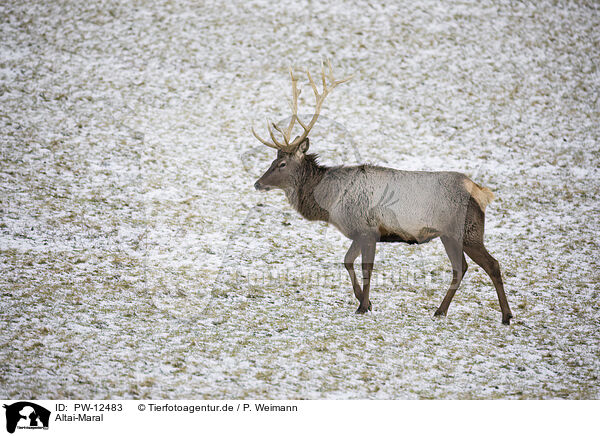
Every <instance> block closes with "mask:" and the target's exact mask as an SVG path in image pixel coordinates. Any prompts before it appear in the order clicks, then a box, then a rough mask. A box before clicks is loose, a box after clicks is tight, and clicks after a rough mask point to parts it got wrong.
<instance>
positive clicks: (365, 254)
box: [356, 238, 377, 313]
mask: <svg viewBox="0 0 600 436" xmlns="http://www.w3.org/2000/svg"><path fill="white" fill-rule="evenodd" d="M376 244H377V241H376V240H375V239H373V238H369V239H364V240H362V241H360V251H361V254H362V271H363V288H362V299H361V300H360V306H358V309H356V313H366V312H367V311H369V310H371V301H370V300H369V289H370V287H371V272H372V271H373V262H374V261H375V245H376Z"/></svg>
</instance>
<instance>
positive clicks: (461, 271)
mask: <svg viewBox="0 0 600 436" xmlns="http://www.w3.org/2000/svg"><path fill="white" fill-rule="evenodd" d="M441 240H442V243H443V244H444V248H445V249H446V254H447V255H448V257H449V258H450V263H451V264H452V282H451V283H450V288H449V289H448V292H446V296H445V297H444V299H443V300H442V304H440V307H439V308H438V310H436V311H435V314H434V316H441V315H444V316H446V313H447V312H448V306H450V302H451V301H452V298H454V294H455V293H456V290H457V289H458V287H459V286H460V282H461V281H462V279H463V277H464V276H465V273H466V272H467V268H468V265H467V260H466V259H465V255H464V253H463V248H462V245H461V244H460V243H459V242H458V241H456V240H454V239H452V238H450V237H448V236H442V237H441Z"/></svg>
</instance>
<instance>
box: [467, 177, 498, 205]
mask: <svg viewBox="0 0 600 436" xmlns="http://www.w3.org/2000/svg"><path fill="white" fill-rule="evenodd" d="M463 184H464V186H465V188H466V189H467V191H469V194H471V197H473V198H474V199H475V201H476V202H477V204H478V205H479V207H480V208H481V210H482V211H484V212H485V208H486V207H487V205H488V204H490V203H491V202H492V200H493V199H494V193H493V192H492V191H490V190H489V189H488V188H484V187H482V186H479V185H478V184H477V183H475V182H474V181H472V180H470V179H465V180H464V181H463Z"/></svg>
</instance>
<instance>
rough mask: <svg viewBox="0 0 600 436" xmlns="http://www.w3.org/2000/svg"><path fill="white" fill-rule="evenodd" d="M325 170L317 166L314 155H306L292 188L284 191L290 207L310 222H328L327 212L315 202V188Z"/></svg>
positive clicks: (325, 168)
mask: <svg viewBox="0 0 600 436" xmlns="http://www.w3.org/2000/svg"><path fill="white" fill-rule="evenodd" d="M327 170H328V168H327V167H324V166H321V165H319V164H318V162H317V156H316V155H313V154H309V155H306V156H305V157H304V160H303V162H302V166H301V167H300V170H299V171H298V174H297V176H296V177H295V179H294V182H293V184H292V186H290V187H289V188H288V189H286V190H285V194H286V197H287V199H288V201H289V202H290V204H291V205H292V207H294V209H296V210H297V211H298V212H299V213H300V215H302V216H303V217H304V218H306V219H308V220H310V221H328V220H329V212H328V211H327V210H325V209H323V207H321V205H319V203H318V202H317V201H316V200H315V188H316V187H317V186H319V183H321V181H322V180H323V177H324V176H325V173H326V172H327Z"/></svg>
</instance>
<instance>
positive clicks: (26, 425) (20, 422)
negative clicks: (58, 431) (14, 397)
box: [4, 401, 50, 433]
mask: <svg viewBox="0 0 600 436" xmlns="http://www.w3.org/2000/svg"><path fill="white" fill-rule="evenodd" d="M4 408H5V409H6V431H8V432H9V433H14V432H15V429H17V428H18V429H29V430H32V429H44V430H47V429H48V424H49V421H50V411H49V410H48V409H45V408H43V407H42V406H38V405H37V404H35V403H31V402H29V401H19V402H17V403H13V404H10V405H7V404H5V405H4Z"/></svg>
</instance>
